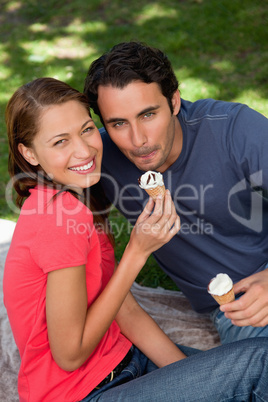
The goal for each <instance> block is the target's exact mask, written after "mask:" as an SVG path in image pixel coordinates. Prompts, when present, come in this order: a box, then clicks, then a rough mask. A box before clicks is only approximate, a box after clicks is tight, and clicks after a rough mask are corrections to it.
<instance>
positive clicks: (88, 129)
mask: <svg viewBox="0 0 268 402" xmlns="http://www.w3.org/2000/svg"><path fill="white" fill-rule="evenodd" d="M92 130H94V127H91V126H90V127H87V128H85V129H84V130H83V131H82V134H84V133H90V132H91V131H92Z"/></svg>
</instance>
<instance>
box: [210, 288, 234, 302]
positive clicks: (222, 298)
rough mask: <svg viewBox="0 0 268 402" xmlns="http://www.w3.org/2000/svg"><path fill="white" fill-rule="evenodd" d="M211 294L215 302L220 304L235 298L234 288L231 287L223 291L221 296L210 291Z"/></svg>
mask: <svg viewBox="0 0 268 402" xmlns="http://www.w3.org/2000/svg"><path fill="white" fill-rule="evenodd" d="M211 296H212V297H214V299H215V300H216V302H217V303H219V304H220V305H222V304H226V303H230V302H232V301H234V300H235V294H234V288H232V289H231V290H229V292H227V293H225V294H224V295H222V296H218V295H213V294H212V293H211Z"/></svg>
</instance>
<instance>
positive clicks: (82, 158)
mask: <svg viewBox="0 0 268 402" xmlns="http://www.w3.org/2000/svg"><path fill="white" fill-rule="evenodd" d="M39 123H40V124H39V131H38V133H37V134H36V136H35V138H34V140H33V146H32V148H26V147H25V146H24V145H22V144H20V145H19V150H20V152H21V153H22V155H23V156H24V158H25V159H26V160H27V161H28V162H29V163H30V164H32V165H34V166H37V165H40V166H41V167H42V169H43V170H44V171H45V172H46V173H47V175H48V176H49V177H50V178H51V179H53V181H54V182H57V183H60V184H63V185H66V186H68V187H69V188H72V189H73V190H75V191H77V192H81V190H82V189H83V188H86V187H90V186H92V185H93V184H96V183H97V182H98V181H99V179H100V174H101V160H102V140H101V136H100V133H99V130H98V129H97V127H96V126H95V124H94V122H93V120H92V119H91V117H90V116H89V114H88V111H87V110H86V108H85V106H83V105H82V104H81V103H79V102H78V101H72V100H71V101H68V102H66V103H63V104H60V105H52V106H50V107H48V108H47V109H45V110H44V111H43V112H42V114H41V119H40V122H39Z"/></svg>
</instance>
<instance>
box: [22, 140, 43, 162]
mask: <svg viewBox="0 0 268 402" xmlns="http://www.w3.org/2000/svg"><path fill="white" fill-rule="evenodd" d="M18 150H19V152H20V153H21V155H22V156H23V158H24V159H25V160H26V161H27V162H28V163H30V165H33V166H37V165H39V162H38V160H37V158H36V156H35V154H34V151H33V149H32V148H28V147H26V146H25V145H23V144H21V143H20V144H19V145H18Z"/></svg>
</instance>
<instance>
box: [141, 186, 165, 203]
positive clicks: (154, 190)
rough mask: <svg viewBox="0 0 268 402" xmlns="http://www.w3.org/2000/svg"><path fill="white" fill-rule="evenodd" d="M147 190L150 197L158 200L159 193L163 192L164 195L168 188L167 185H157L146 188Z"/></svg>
mask: <svg viewBox="0 0 268 402" xmlns="http://www.w3.org/2000/svg"><path fill="white" fill-rule="evenodd" d="M145 191H146V192H147V194H149V196H150V197H152V198H153V199H154V200H156V198H157V196H158V195H159V194H162V195H163V197H164V195H165V192H166V188H165V186H157V187H155V188H148V189H145Z"/></svg>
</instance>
